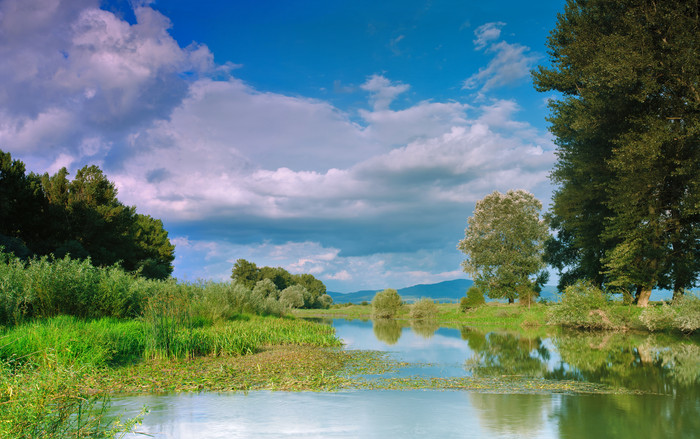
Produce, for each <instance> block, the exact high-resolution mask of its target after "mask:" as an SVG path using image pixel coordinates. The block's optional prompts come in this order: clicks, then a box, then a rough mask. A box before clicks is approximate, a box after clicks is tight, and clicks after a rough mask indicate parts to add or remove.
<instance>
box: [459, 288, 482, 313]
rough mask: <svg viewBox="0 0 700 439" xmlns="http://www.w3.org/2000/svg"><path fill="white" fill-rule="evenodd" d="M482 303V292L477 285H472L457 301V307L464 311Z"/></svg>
mask: <svg viewBox="0 0 700 439" xmlns="http://www.w3.org/2000/svg"><path fill="white" fill-rule="evenodd" d="M484 303H486V299H485V298H484V292H483V291H481V288H479V287H477V286H476V285H472V286H471V287H469V289H468V290H467V295H466V296H464V297H462V299H461V300H460V301H459V309H460V310H462V312H464V311H466V310H468V309H471V308H478V307H479V306H481V305H483V304H484Z"/></svg>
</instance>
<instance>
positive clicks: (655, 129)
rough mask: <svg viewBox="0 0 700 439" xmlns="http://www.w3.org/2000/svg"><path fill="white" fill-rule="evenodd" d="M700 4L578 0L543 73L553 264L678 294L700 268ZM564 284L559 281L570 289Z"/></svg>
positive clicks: (539, 78)
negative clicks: (551, 155)
mask: <svg viewBox="0 0 700 439" xmlns="http://www.w3.org/2000/svg"><path fill="white" fill-rule="evenodd" d="M699 17H700V3H698V2H689V1H684V0H669V1H664V2H657V1H650V0H620V1H615V2H611V1H604V0H585V1H584V0H570V1H568V2H567V5H566V7H565V10H564V12H563V13H562V14H560V15H559V17H558V22H557V26H556V28H555V29H554V30H553V31H552V33H551V35H550V37H549V40H548V47H549V58H550V62H551V64H550V65H549V66H540V67H539V68H538V69H537V70H536V71H534V72H533V78H534V83H535V87H536V88H537V89H538V90H539V91H555V92H558V93H559V95H558V97H557V98H556V99H554V100H552V101H551V103H550V108H551V110H552V115H551V117H550V119H549V121H550V122H551V131H552V133H553V134H554V135H555V137H556V140H555V142H556V144H557V146H558V151H557V153H558V161H557V164H556V168H555V170H554V172H553V174H552V178H553V181H554V182H555V183H557V184H558V188H557V190H556V191H555V193H554V197H553V207H552V225H553V227H554V228H555V230H556V231H557V239H556V240H555V241H552V242H551V243H550V245H549V246H548V260H549V261H550V262H551V263H552V264H553V265H554V266H556V267H558V268H559V269H560V271H561V272H562V275H561V281H562V284H564V285H565V284H571V283H573V282H574V281H576V280H577V279H591V280H593V281H594V282H595V283H596V284H598V285H600V286H603V285H607V286H609V287H614V288H619V289H622V290H628V291H629V290H631V291H636V293H637V299H638V301H639V304H640V305H642V306H644V305H645V304H646V303H647V301H648V299H649V295H650V294H651V289H652V288H654V287H664V288H673V289H674V292H675V294H676V295H677V294H680V293H681V292H682V291H683V289H685V288H689V287H692V286H694V285H695V282H696V280H697V276H698V272H700V229H699V227H698V225H699V223H700V190H699V189H700V173H698V169H700V147H699V146H700V49H699V48H700V18H699ZM561 286H563V285H560V287H561Z"/></svg>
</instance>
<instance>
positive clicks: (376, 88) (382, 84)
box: [360, 75, 410, 111]
mask: <svg viewBox="0 0 700 439" xmlns="http://www.w3.org/2000/svg"><path fill="white" fill-rule="evenodd" d="M360 88H361V89H362V90H365V91H368V92H369V93H370V101H371V102H372V106H373V108H374V111H381V110H386V109H388V108H389V105H391V103H392V102H393V101H394V99H396V96H398V95H400V94H401V93H404V92H405V91H407V90H408V89H409V88H410V87H409V86H408V85H407V84H392V82H391V81H389V80H388V79H387V78H385V77H384V76H382V75H372V76H370V77H369V78H367V81H366V82H365V83H364V84H362V85H361V86H360Z"/></svg>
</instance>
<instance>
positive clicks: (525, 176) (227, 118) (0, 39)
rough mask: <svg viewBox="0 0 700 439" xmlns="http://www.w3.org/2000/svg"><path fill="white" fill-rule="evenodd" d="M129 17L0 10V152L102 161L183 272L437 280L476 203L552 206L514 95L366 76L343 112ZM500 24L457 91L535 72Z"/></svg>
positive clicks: (546, 151) (139, 15) (489, 32)
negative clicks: (165, 232)
mask: <svg viewBox="0 0 700 439" xmlns="http://www.w3.org/2000/svg"><path fill="white" fill-rule="evenodd" d="M134 17H135V19H134V20H133V23H129V22H127V21H125V20H123V19H121V18H119V17H117V16H116V15H114V14H113V13H111V12H109V11H105V10H102V9H100V8H99V2H98V1H97V0H75V1H71V2H62V1H58V0H41V1H38V0H22V1H19V0H5V1H4V2H2V3H0V56H2V57H3V60H4V61H3V63H0V147H3V148H9V150H10V151H11V152H12V153H13V155H16V156H19V157H21V158H22V159H23V160H24V161H25V162H27V163H28V168H29V169H33V170H42V171H43V170H47V171H49V172H55V171H57V170H58V169H59V168H60V167H62V166H67V167H70V168H72V170H75V169H76V168H77V167H79V166H82V165H84V164H86V163H96V164H98V165H100V166H102V167H103V169H105V171H106V172H107V174H108V175H109V177H110V179H112V180H114V181H115V182H116V184H117V186H118V188H119V197H120V199H121V200H122V201H124V202H125V203H127V204H130V205H136V206H138V209H139V211H140V212H145V213H149V214H151V215H154V216H156V217H159V218H162V219H163V220H164V222H165V224H166V227H167V228H168V229H169V230H171V238H172V239H173V243H174V244H175V245H176V260H175V267H176V275H178V276H181V277H184V276H187V277H188V278H189V279H190V280H194V279H196V278H198V277H202V278H210V279H221V280H223V279H227V278H228V277H229V276H230V270H231V266H232V265H233V263H234V262H235V260H236V259H238V258H241V257H242V258H245V259H249V260H252V261H255V262H256V263H258V264H259V265H273V266H277V265H280V266H283V267H285V268H287V269H288V270H290V271H292V272H310V273H313V274H314V275H317V276H318V277H319V278H321V279H323V280H324V281H328V283H329V286H330V285H333V286H334V287H335V288H337V289H345V290H348V289H349V288H350V287H348V286H349V285H353V286H357V287H362V288H380V287H385V286H391V287H397V288H400V287H403V286H408V285H410V284H412V283H429V282H433V281H434V282H437V281H440V280H446V279H449V278H453V277H456V276H457V272H456V268H457V267H458V265H459V260H460V257H459V254H458V253H457V252H456V250H455V243H456V241H457V240H459V238H461V235H462V233H463V230H464V226H465V224H466V217H467V216H469V215H470V214H471V209H472V208H473V204H474V202H475V201H477V200H478V199H480V198H482V197H483V196H484V195H485V194H487V193H489V192H491V191H493V190H495V189H498V190H502V191H505V190H507V189H510V188H525V189H529V190H531V191H533V192H534V193H535V194H536V195H538V196H540V197H546V196H548V193H549V187H548V180H547V173H548V172H549V169H551V165H552V163H553V162H554V155H553V152H552V151H553V145H552V143H551V140H550V139H548V138H547V137H546V135H544V134H543V133H541V132H539V131H538V130H536V129H535V128H533V127H532V126H531V125H530V124H528V123H525V122H522V121H519V120H518V118H517V114H518V111H519V108H518V106H517V103H516V102H514V101H512V100H491V101H488V100H487V101H483V102H481V103H480V104H479V105H468V104H465V103H462V102H454V101H449V102H433V101H423V102H418V103H415V104H412V105H400V103H401V102H402V101H401V100H398V98H399V97H400V96H401V95H402V94H404V93H406V92H407V91H408V90H409V89H410V86H409V85H408V84H405V83H402V82H396V81H392V80H391V79H389V78H387V77H386V76H384V75H379V74H375V75H372V76H370V77H368V78H367V79H366V81H365V82H364V84H362V85H361V86H360V89H361V90H362V91H364V92H365V93H367V95H368V102H367V108H365V109H361V110H359V111H357V112H347V111H343V110H341V109H338V108H336V107H334V106H333V105H331V104H330V103H328V102H325V101H321V100H317V99H311V98H306V97H303V96H287V95H284V94H279V93H271V92H266V91H263V90H258V89H256V88H254V87H252V86H250V85H249V84H246V83H245V82H243V81H241V80H239V79H237V78H236V77H235V75H233V73H234V71H233V69H234V68H235V66H234V65H232V64H227V65H223V66H217V65H214V62H213V56H212V54H211V53H210V52H209V50H208V49H207V48H206V47H205V46H201V45H196V44H193V45H191V46H188V47H180V46H179V45H178V44H177V43H176V42H175V40H174V39H173V38H172V37H171V36H170V34H169V33H168V32H169V28H170V22H169V20H168V19H167V17H164V16H163V15H162V14H160V13H158V12H156V11H154V10H153V9H151V8H149V7H148V6H147V4H146V3H139V5H138V6H136V7H135V8H134ZM503 25H504V24H503V23H489V24H487V25H484V26H481V27H479V28H478V29H477V31H476V33H475V36H476V40H475V46H476V47H477V48H479V49H480V50H481V49H483V50H485V51H486V52H487V53H493V54H494V59H493V60H492V61H491V63H490V64H489V65H488V66H487V67H485V68H484V69H482V70H480V71H479V72H478V73H477V74H475V76H474V77H473V78H470V80H468V82H470V84H472V85H473V87H475V88H476V87H480V88H481V90H482V91H483V90H488V89H490V88H494V87H496V86H500V85H503V84H507V83H510V82H512V81H515V80H518V79H520V78H521V77H522V75H521V73H522V71H523V69H524V68H525V67H526V66H528V63H531V62H532V57H531V56H530V55H528V51H527V48H525V47H522V46H518V45H511V44H508V43H505V42H502V41H501V42H499V38H500V30H501V28H502V26H503ZM201 261H205V263H204V264H202V263H201Z"/></svg>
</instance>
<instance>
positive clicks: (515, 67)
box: [462, 22, 539, 93]
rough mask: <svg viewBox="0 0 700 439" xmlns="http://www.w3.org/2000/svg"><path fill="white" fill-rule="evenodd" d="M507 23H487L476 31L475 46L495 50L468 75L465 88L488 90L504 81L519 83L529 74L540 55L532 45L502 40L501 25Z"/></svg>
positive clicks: (478, 48)
mask: <svg viewBox="0 0 700 439" xmlns="http://www.w3.org/2000/svg"><path fill="white" fill-rule="evenodd" d="M503 26H505V23H502V22H497V23H486V24H484V25H482V26H479V27H478V28H477V29H476V30H475V31H474V35H475V36H476V39H475V40H474V48H475V49H476V50H485V52H486V53H487V54H493V58H492V59H491V61H489V63H488V65H487V66H486V67H482V68H480V69H479V71H478V72H476V73H474V74H473V75H471V76H470V77H469V78H467V79H466V80H465V81H464V83H463V84H462V88H464V89H469V90H471V89H477V88H479V89H480V91H481V92H482V93H483V92H486V91H488V90H491V89H494V88H497V87H502V86H505V85H511V84H516V83H517V82H519V81H520V80H522V79H523V78H526V77H528V76H529V74H530V70H531V69H532V67H533V65H534V63H535V62H536V61H537V60H538V58H539V57H538V56H537V55H534V54H532V53H530V48H529V47H527V46H523V45H522V44H511V43H507V42H505V41H499V39H500V36H501V28H502V27H503Z"/></svg>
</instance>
